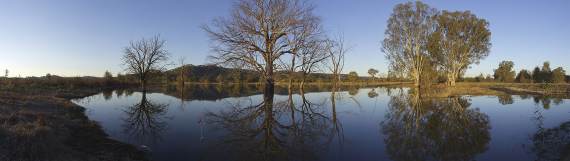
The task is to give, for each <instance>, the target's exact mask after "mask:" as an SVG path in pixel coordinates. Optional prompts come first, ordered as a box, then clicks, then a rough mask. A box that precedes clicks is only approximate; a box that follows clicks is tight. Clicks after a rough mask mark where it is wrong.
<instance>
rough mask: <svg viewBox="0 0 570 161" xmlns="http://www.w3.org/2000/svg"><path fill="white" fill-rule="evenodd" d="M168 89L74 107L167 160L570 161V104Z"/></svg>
mask: <svg viewBox="0 0 570 161" xmlns="http://www.w3.org/2000/svg"><path fill="white" fill-rule="evenodd" d="M165 91H166V92H155V93H141V92H132V91H125V90H116V91H106V92H103V93H101V94H97V95H94V96H90V97H87V98H83V99H77V100H73V101H74V102H75V103H77V104H79V105H81V106H83V107H85V108H87V110H86V114H87V116H88V117H89V118H90V119H91V120H93V121H96V122H98V123H99V124H100V125H101V126H102V128H103V129H104V131H105V132H106V133H107V134H108V135H109V137H110V138H112V139H116V140H119V141H122V142H126V143H130V144H132V145H135V146H137V147H139V148H141V149H142V150H145V151H147V153H148V155H149V157H150V158H152V159H153V160H159V161H178V160H180V161H182V160H326V161H330V160H360V161H366V160H394V161H415V160H442V161H448V160H449V161H455V160H517V161H524V160H563V159H569V158H570V156H569V153H570V148H569V147H570V117H569V116H570V105H569V104H568V101H569V100H565V99H557V98H548V97H537V96H525V95H516V96H515V95H505V96H458V97H449V98H437V99H436V98H425V97H422V96H421V95H419V94H418V92H416V90H414V89H409V88H400V87H367V88H356V87H353V88H345V89H339V90H335V91H331V90H325V89H323V88H312V89H308V90H306V91H300V92H295V93H292V94H291V95H289V94H288V92H286V91H284V90H277V89H276V92H275V94H274V95H272V94H265V95H264V94H263V93H262V92H257V91H260V90H258V89H257V88H253V89H252V88H241V87H239V88H238V87H192V88H189V89H186V90H165ZM261 91H262V90H261Z"/></svg>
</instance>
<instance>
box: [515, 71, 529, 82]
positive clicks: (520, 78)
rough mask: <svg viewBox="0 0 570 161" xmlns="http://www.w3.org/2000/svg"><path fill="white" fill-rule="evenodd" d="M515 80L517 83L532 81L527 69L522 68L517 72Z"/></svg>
mask: <svg viewBox="0 0 570 161" xmlns="http://www.w3.org/2000/svg"><path fill="white" fill-rule="evenodd" d="M515 80H516V82H518V83H532V76H531V75H530V72H529V71H528V70H525V69H523V70H521V71H520V72H519V74H517V77H516V79H515Z"/></svg>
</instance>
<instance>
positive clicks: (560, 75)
mask: <svg viewBox="0 0 570 161" xmlns="http://www.w3.org/2000/svg"><path fill="white" fill-rule="evenodd" d="M565 82H566V71H564V69H563V68H562V67H558V68H556V69H554V70H553V71H552V83H565Z"/></svg>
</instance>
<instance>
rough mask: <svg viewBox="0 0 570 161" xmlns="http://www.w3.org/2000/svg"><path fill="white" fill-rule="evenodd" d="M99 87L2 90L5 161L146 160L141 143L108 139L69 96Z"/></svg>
mask: <svg viewBox="0 0 570 161" xmlns="http://www.w3.org/2000/svg"><path fill="white" fill-rule="evenodd" d="M98 92H100V91H98V90H97V89H78V90H69V91H59V92H45V91H44V92H41V91H35V92H22V91H18V92H16V91H3V92H0V126H1V128H0V140H1V141H0V142H1V143H2V144H0V160H5V161H37V160H57V161H76V160H86V161H108V160H113V161H131V160H133V161H134V160H146V159H145V158H144V153H142V152H141V151H139V150H137V149H136V148H135V147H133V146H131V145H128V144H124V143H121V142H118V141H115V140H111V139H109V138H107V135H106V134H105V132H104V131H103V130H102V129H101V127H100V126H99V125H98V124H97V123H96V122H93V121H90V120H89V119H88V118H87V116H86V115H85V109H84V108H83V107H81V106H78V105H76V104H74V103H72V102H71V101H70V100H69V99H71V98H81V97H84V96H89V95H92V94H95V93H98Z"/></svg>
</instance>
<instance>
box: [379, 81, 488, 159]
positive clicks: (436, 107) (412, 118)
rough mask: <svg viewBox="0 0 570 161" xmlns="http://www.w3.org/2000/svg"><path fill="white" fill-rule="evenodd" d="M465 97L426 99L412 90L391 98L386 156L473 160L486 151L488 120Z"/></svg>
mask: <svg viewBox="0 0 570 161" xmlns="http://www.w3.org/2000/svg"><path fill="white" fill-rule="evenodd" d="M470 105H471V104H470V103H469V100H468V99H466V98H465V97H450V98H445V99H426V98H422V97H421V95H420V94H418V92H417V90H414V89H411V90H410V91H409V93H405V92H399V93H398V94H396V95H395V96H391V99H390V102H389V104H388V108H389V111H388V114H387V115H386V120H385V121H383V122H382V123H381V126H382V132H383V133H384V135H385V138H384V141H385V142H386V146H387V153H388V154H389V155H390V158H391V159H393V160H397V161H416V160H442V161H461V160H473V159H474V157H475V156H476V155H477V154H480V153H483V152H485V151H486V150H487V146H488V143H489V141H490V133H489V129H490V128H491V127H490V125H489V118H488V116H487V115H486V114H484V113H481V112H480V111H479V109H473V108H469V106H470Z"/></svg>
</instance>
